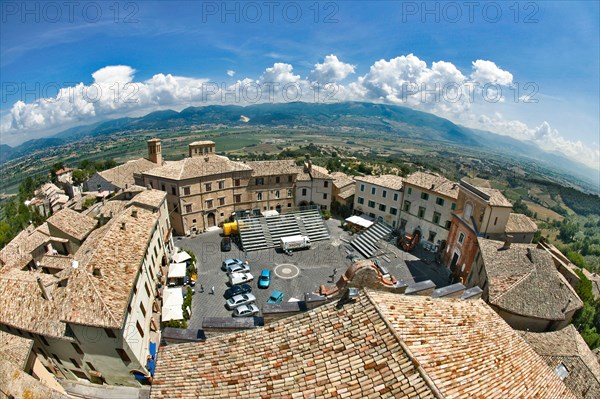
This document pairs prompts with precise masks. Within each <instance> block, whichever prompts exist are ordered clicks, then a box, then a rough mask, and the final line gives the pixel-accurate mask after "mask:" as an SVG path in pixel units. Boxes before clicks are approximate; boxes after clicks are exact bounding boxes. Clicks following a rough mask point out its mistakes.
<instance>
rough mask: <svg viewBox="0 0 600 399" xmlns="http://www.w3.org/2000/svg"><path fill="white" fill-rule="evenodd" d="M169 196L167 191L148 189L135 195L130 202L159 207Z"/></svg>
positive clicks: (153, 207) (154, 207)
mask: <svg viewBox="0 0 600 399" xmlns="http://www.w3.org/2000/svg"><path fill="white" fill-rule="evenodd" d="M166 197H167V193H166V192H164V191H160V190H152V189H146V190H143V191H141V192H140V193H139V194H137V195H136V196H135V197H133V198H132V199H131V200H130V201H129V203H130V204H135V205H140V206H146V207H149V208H152V209H158V208H160V206H161V205H162V203H163V202H164V200H165V198H166Z"/></svg>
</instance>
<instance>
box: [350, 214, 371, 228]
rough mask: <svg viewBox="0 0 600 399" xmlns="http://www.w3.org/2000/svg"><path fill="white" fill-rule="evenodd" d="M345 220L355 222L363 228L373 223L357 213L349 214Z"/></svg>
mask: <svg viewBox="0 0 600 399" xmlns="http://www.w3.org/2000/svg"><path fill="white" fill-rule="evenodd" d="M346 222H348V223H352V224H356V225H358V226H360V227H364V228H365V229H366V228H368V227H371V225H372V224H373V221H371V220H369V219H366V218H365V217H364V216H358V215H354V216H350V217H349V218H347V219H346Z"/></svg>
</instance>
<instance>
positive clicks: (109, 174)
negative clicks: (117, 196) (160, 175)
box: [98, 158, 159, 188]
mask: <svg viewBox="0 0 600 399" xmlns="http://www.w3.org/2000/svg"><path fill="white" fill-rule="evenodd" d="M158 166H159V165H157V164H155V163H154V162H152V161H149V160H147V159H146V158H139V159H134V160H131V161H127V162H125V163H124V164H122V165H119V166H115V167H114V168H112V169H107V170H104V171H102V172H98V174H99V175H100V176H102V177H103V178H104V179H106V180H107V181H109V182H111V183H112V184H113V185H115V186H117V187H119V188H125V186H127V185H132V184H134V182H135V181H134V178H133V175H134V174H136V173H143V172H147V171H149V170H150V169H154V168H157V167H158Z"/></svg>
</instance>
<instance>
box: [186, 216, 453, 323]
mask: <svg viewBox="0 0 600 399" xmlns="http://www.w3.org/2000/svg"><path fill="white" fill-rule="evenodd" d="M327 225H328V228H329V231H330V233H331V239H330V240H328V241H318V242H314V243H313V245H312V248H311V249H309V250H302V251H296V252H293V254H292V255H291V256H290V255H286V254H284V253H282V252H281V251H280V250H278V249H266V250H262V251H253V252H248V253H244V252H243V251H241V250H240V249H239V248H238V247H237V246H236V245H232V250H231V251H230V252H221V249H220V242H221V239H222V236H221V230H220V229H219V230H214V231H209V232H206V233H202V234H200V235H198V236H195V237H186V238H177V239H176V240H175V245H176V246H178V247H179V248H181V249H185V250H191V251H193V252H194V254H195V255H196V262H197V268H198V279H197V283H196V287H195V291H196V292H195V295H194V297H193V301H192V317H191V319H190V320H189V321H188V328H191V329H199V328H201V327H202V319H203V318H204V317H228V316H231V311H230V310H228V309H227V308H226V307H225V298H224V297H223V294H224V293H225V290H227V289H228V288H229V286H228V285H227V283H228V278H227V274H226V273H225V272H223V271H221V263H222V262H223V261H224V260H225V259H229V258H239V259H241V260H247V261H248V263H249V264H250V272H251V273H252V275H253V276H254V281H252V282H251V283H250V285H251V286H252V293H253V294H254V295H255V296H256V305H257V306H258V308H259V309H261V308H262V305H264V304H265V302H266V300H267V299H268V297H269V295H270V294H271V293H272V292H273V291H274V290H279V291H282V292H283V293H284V294H285V297H284V301H288V300H289V299H290V298H296V299H300V300H302V299H303V297H304V293H305V292H315V291H317V290H318V288H319V286H320V285H321V284H326V285H332V284H333V281H334V280H333V278H332V276H333V271H334V269H336V274H335V280H337V279H339V277H340V276H341V274H342V273H344V272H345V271H346V269H347V267H348V266H349V265H350V263H351V261H350V256H349V255H351V254H354V255H356V253H355V252H354V251H353V249H352V248H351V247H350V245H349V244H348V243H347V241H348V240H349V236H348V234H347V233H346V232H344V231H343V230H342V229H341V228H340V223H339V221H337V220H333V219H331V220H328V221H327ZM389 249H390V251H389V253H390V255H388V256H387V257H388V259H389V260H390V262H382V264H383V265H384V266H385V267H386V268H387V269H388V270H389V271H390V273H391V274H392V275H394V276H395V277H396V278H398V279H404V280H406V281H408V282H409V283H410V282H413V281H415V280H416V281H422V280H424V279H426V276H427V275H428V274H431V273H432V272H433V271H435V270H436V269H435V267H434V266H435V262H433V265H426V264H425V263H423V262H421V261H419V260H418V258H416V257H414V256H413V255H411V254H407V253H405V252H403V251H402V250H399V249H397V248H395V247H394V246H393V245H389ZM421 263H423V264H422V265H421ZM407 265H408V266H407ZM411 265H412V266H411ZM438 267H441V266H438ZM263 269H269V270H271V271H272V272H273V273H272V277H271V286H270V287H269V288H268V289H259V288H258V286H257V280H258V276H259V275H260V272H261V271H262V270H263ZM444 269H445V268H444ZM413 273H414V274H415V276H414V277H413V276H412V274H413ZM433 274H438V273H433ZM436 279H437V280H440V281H441V280H442V278H436ZM446 279H447V278H446ZM444 285H445V284H444ZM212 287H214V288H215V292H214V294H211V293H210V292H211V288H212ZM202 288H203V292H202Z"/></svg>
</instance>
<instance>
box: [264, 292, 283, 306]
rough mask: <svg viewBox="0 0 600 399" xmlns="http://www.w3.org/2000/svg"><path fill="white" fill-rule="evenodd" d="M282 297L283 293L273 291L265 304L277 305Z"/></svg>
mask: <svg viewBox="0 0 600 399" xmlns="http://www.w3.org/2000/svg"><path fill="white" fill-rule="evenodd" d="M283 296H284V295H283V292H281V291H278V290H275V291H273V293H272V294H271V296H270V297H269V299H267V303H279V302H281V301H282V300H283Z"/></svg>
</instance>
